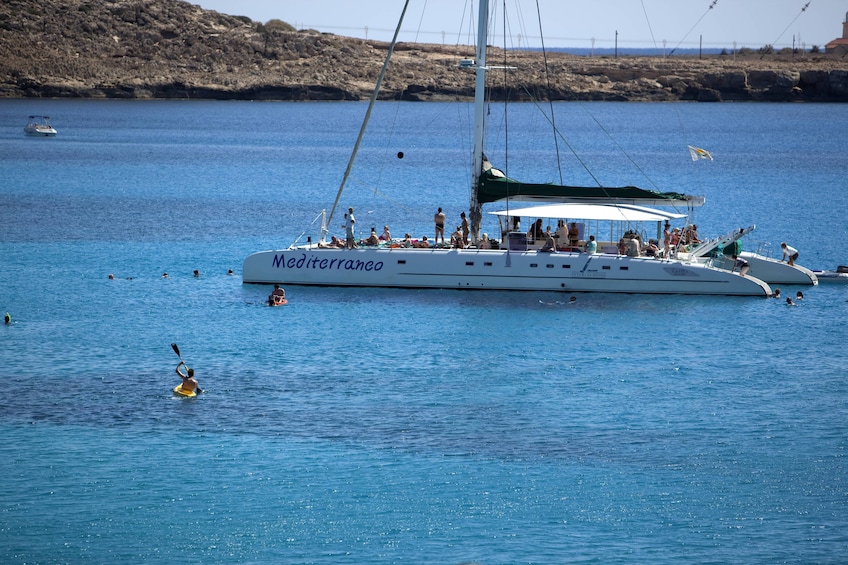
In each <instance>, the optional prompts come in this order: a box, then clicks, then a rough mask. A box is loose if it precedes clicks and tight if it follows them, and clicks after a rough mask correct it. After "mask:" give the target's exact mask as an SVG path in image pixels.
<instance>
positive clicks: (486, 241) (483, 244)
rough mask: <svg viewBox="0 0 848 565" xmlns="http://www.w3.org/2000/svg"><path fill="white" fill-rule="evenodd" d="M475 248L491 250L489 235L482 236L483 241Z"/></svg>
mask: <svg viewBox="0 0 848 565" xmlns="http://www.w3.org/2000/svg"><path fill="white" fill-rule="evenodd" d="M477 247H479V248H480V249H491V248H492V241H491V240H490V239H489V234H487V233H484V234H483V239H481V240H480V243H479V245H478V246H477Z"/></svg>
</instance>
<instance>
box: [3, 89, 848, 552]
mask: <svg viewBox="0 0 848 565" xmlns="http://www.w3.org/2000/svg"><path fill="white" fill-rule="evenodd" d="M555 107H556V123H557V125H558V127H559V128H560V129H561V131H562V137H560V138H557V139H556V141H557V142H558V145H559V149H560V151H561V152H562V154H563V162H564V164H565V168H564V169H563V173H562V175H563V176H562V180H563V182H565V183H573V184H578V183H589V182H592V177H591V176H590V175H589V173H587V172H585V170H584V169H582V168H581V166H580V162H583V163H585V164H586V165H587V167H588V169H589V170H590V171H591V173H592V174H593V175H594V176H595V177H596V178H597V179H599V180H600V181H601V182H603V183H604V184H607V185H625V184H636V185H639V186H643V187H646V188H657V189H660V190H678V191H682V192H687V193H691V194H701V195H705V196H706V198H707V204H706V206H704V207H703V208H702V209H698V210H696V215H695V221H696V223H697V224H698V225H699V227H700V232H701V234H702V235H711V236H714V235H718V234H720V233H724V232H728V231H730V230H732V229H735V228H738V227H742V226H748V225H750V224H757V226H758V229H757V230H756V231H755V232H754V233H753V234H752V235H751V236H749V237H748V238H746V240H745V248H746V249H748V250H758V249H759V250H761V251H765V252H771V253H776V252H777V251H778V250H779V244H780V242H781V241H787V242H789V243H790V244H791V245H794V246H795V247H797V248H798V249H799V250H800V261H799V262H800V263H801V264H803V265H805V266H808V267H810V268H816V269H821V268H825V269H830V268H835V267H836V265H838V264H848V248H847V247H846V242H848V222H846V220H845V218H846V215H848V158H846V156H845V150H844V143H842V141H843V140H844V138H845V132H846V131H848V106H844V105H815V104H804V105H794V104H793V105H790V104H769V105H763V104H682V103H678V104H615V103H594V104H571V103H566V104H557V105H555ZM365 108H366V106H365V104H364V103H320V104H309V103H249V102H201V101H185V102H161V101H160V102H129V101H69V100H2V101H0V313H2V312H9V313H10V314H11V316H12V320H13V323H12V324H11V325H6V326H0V378H2V393H0V477H2V481H0V562H2V563H21V564H23V563H27V564H29V563H163V564H165V563H168V564H170V563H204V564H205V563H259V564H264V563H467V562H476V563H483V564H493V563H599V564H600V563H603V564H611V563H627V564H632V563H646V564H679V563H734V564H738V563H745V564H749V563H797V564H811V563H834V564H835V563H844V562H845V560H846V555H848V460H846V446H848V382H846V381H847V380H848V369H846V367H848V354H847V353H846V351H847V349H846V338H848V332H846V330H845V325H844V322H845V320H846V318H848V285H839V284H829V285H828V284H822V285H819V286H818V287H804V288H791V287H786V288H783V289H781V290H782V291H783V295H784V296H788V295H792V296H794V295H795V292H796V291H797V290H801V291H803V293H804V295H805V298H804V300H803V301H801V302H799V303H798V305H797V306H795V307H788V306H786V304H785V303H784V302H782V301H779V300H773V299H751V298H725V297H697V296H640V295H626V296H618V295H615V296H609V295H603V294H581V295H578V297H577V301H576V303H574V304H569V303H568V298H569V297H568V296H566V295H562V294H556V293H502V292H474V291H432V290H427V291H409V290H397V289H392V290H386V289H371V290H369V289H337V288H300V287H288V288H287V294H288V298H289V304H288V305H287V306H285V307H282V308H268V307H265V306H263V300H264V299H265V297H266V296H267V295H268V293H269V291H270V289H269V288H268V287H265V286H255V285H243V284H242V282H241V277H240V270H241V263H242V261H243V260H244V258H245V257H246V256H247V255H248V254H250V253H252V252H255V251H260V250H264V249H270V248H275V247H280V246H287V245H288V244H289V243H291V242H292V241H293V240H294V239H295V238H297V237H298V236H299V235H301V234H302V233H303V234H305V235H309V234H311V233H313V231H314V230H312V229H310V223H311V222H312V221H313V220H314V219H315V218H316V217H317V216H318V214H319V213H320V211H321V209H324V208H329V207H330V206H331V205H332V202H333V199H334V198H335V195H336V191H337V189H338V186H339V183H340V182H341V178H342V174H343V172H344V168H345V165H346V163H347V159H348V157H349V154H350V150H351V148H352V146H353V143H354V141H355V137H356V134H357V132H358V129H359V125H360V122H361V119H362V116H363V115H364V113H365ZM543 109H545V110H547V107H543ZM490 112H491V118H492V119H491V121H490V123H491V126H490V128H489V130H488V133H489V134H490V135H491V139H490V141H489V143H488V146H487V153H488V156H489V158H490V159H491V160H492V162H493V163H494V164H495V165H496V166H498V167H500V168H504V169H506V170H507V171H508V174H509V175H510V176H512V177H515V178H519V179H522V180H527V181H535V182H547V181H554V182H559V181H560V176H559V173H558V171H557V169H556V159H555V152H554V140H555V138H554V135H553V134H552V133H550V128H549V125H548V122H547V120H546V119H545V118H544V117H543V116H541V115H540V114H539V113H538V112H539V109H538V108H536V107H535V106H533V105H529V104H525V105H517V106H511V107H510V109H509V111H508V114H507V117H508V119H507V120H504V114H503V109H502V108H500V107H498V106H495V105H493V106H492V107H491V109H490ZM30 114H48V115H50V116H51V117H52V118H53V124H54V126H55V127H56V129H57V130H58V131H59V135H58V136H57V137H56V138H54V139H40V138H38V139H33V138H27V137H26V136H25V135H24V134H23V131H22V128H23V125H24V124H25V123H26V119H27V116H28V115H30ZM470 117H471V109H470V107H469V106H468V105H467V104H460V103H430V104H407V103H390V102H381V103H378V105H377V108H376V110H375V114H374V118H373V120H372V124H371V127H370V129H369V133H368V135H367V136H366V138H365V140H364V143H363V149H362V152H361V154H360V158H359V159H358V160H357V164H356V166H355V167H354V169H353V174H352V178H351V182H350V184H349V187H348V189H347V190H346V192H345V193H344V195H343V197H342V200H341V205H342V206H344V207H347V206H355V207H356V209H357V219H358V221H359V224H360V225H361V226H362V229H365V230H367V229H368V228H369V227H370V226H372V225H373V226H375V227H377V229H378V230H379V229H380V228H381V227H382V225H384V224H386V223H388V224H389V225H390V226H391V229H392V231H393V232H394V233H395V235H399V236H402V235H403V233H404V232H406V231H410V232H411V233H413V234H414V235H416V236H420V235H423V234H431V230H432V217H433V214H434V212H435V210H436V208H437V207H439V206H441V207H443V208H444V209H445V212H446V213H447V215H448V218H449V221H453V220H454V219H456V220H458V218H459V213H460V212H461V211H463V210H466V209H467V199H468V188H467V185H468V182H469V179H470V172H469V169H470V163H469V160H470V157H469V155H470V144H471V134H470V129H469V127H468V122H469V120H470ZM506 130H508V131H509V133H510V142H509V145H508V146H507V145H506V144H505V143H504V142H502V141H497V139H498V138H499V137H500V134H502V133H503V132H504V131H506ZM686 145H694V146H697V147H701V148H704V149H707V150H709V151H711V152H712V153H713V155H714V157H715V160H714V161H711V162H709V161H698V162H692V161H691V160H690V159H689V154H688V151H687V149H686ZM569 147H571V148H573V149H574V150H575V152H576V153H577V155H579V157H580V159H579V160H578V159H577V158H575V157H573V156H570V153H567V152H568V149H569ZM507 149H508V155H509V157H508V159H507V157H506V154H507V153H506V152H505V151H506V150H507ZM398 152H403V158H402V159H399V158H398V156H397V154H398ZM333 222H334V224H341V218H338V219H334V221H333ZM486 222H487V223H486V224H485V225H484V231H488V232H489V233H490V234H491V233H495V231H496V230H495V227H494V226H495V223H494V221H492V220H488V219H487V220H486ZM449 226H450V224H449ZM337 234H341V229H340V228H339V229H338V232H337ZM431 235H432V234H431ZM778 256H779V253H778ZM195 269H197V270H199V272H200V276H199V277H195V276H194V275H193V271H194V270H195ZM229 269H232V270H233V271H234V274H233V275H228V274H227V272H228V270H229ZM165 272H167V273H168V274H169V276H168V278H163V277H162V274H163V273H165ZM110 273H112V274H114V276H115V279H114V280H110V279H109V278H108V275H109V274H110ZM172 342H176V343H177V344H179V347H180V350H181V353H182V356H183V358H184V359H185V360H186V361H187V362H188V363H189V365H191V366H193V367H194V368H195V369H196V371H197V376H198V379H199V381H200V383H201V386H202V387H203V388H205V389H207V391H208V392H207V393H205V394H203V395H201V396H200V397H199V398H197V399H193V400H181V399H177V398H175V397H174V396H173V395H172V393H171V389H172V388H173V387H174V386H175V385H176V384H178V379H177V377H176V375H174V373H173V371H174V367H175V366H176V364H177V361H178V359H177V357H176V355H175V354H174V352H173V351H172V350H171V347H170V344H171V343H172Z"/></svg>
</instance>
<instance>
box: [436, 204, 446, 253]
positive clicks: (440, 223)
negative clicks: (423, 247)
mask: <svg viewBox="0 0 848 565" xmlns="http://www.w3.org/2000/svg"><path fill="white" fill-rule="evenodd" d="M433 221H434V222H435V223H436V239H435V240H434V241H435V243H436V244H438V243H439V236H442V243H444V242H445V213H444V212H442V209H441V208H439V211H438V212H436V215H435V216H433Z"/></svg>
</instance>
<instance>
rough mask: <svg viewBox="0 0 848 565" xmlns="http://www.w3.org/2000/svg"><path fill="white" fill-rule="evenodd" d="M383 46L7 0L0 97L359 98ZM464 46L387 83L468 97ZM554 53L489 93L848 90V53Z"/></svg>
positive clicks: (228, 22)
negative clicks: (699, 55)
mask: <svg viewBox="0 0 848 565" xmlns="http://www.w3.org/2000/svg"><path fill="white" fill-rule="evenodd" d="M386 49H387V44H385V43H382V42H378V41H366V40H359V39H352V38H346V37H340V36H336V35H330V34H321V33H317V32H315V31H297V30H295V29H294V28H292V27H291V26H290V25H288V24H286V23H285V22H283V21H280V20H272V21H270V22H266V23H264V24H263V23H259V22H254V21H251V20H250V19H249V18H245V17H240V16H229V15H225V14H220V13H218V12H215V11H209V10H203V9H201V8H200V7H198V6H195V5H192V4H189V3H187V2H182V1H180V0H3V2H2V4H0V97H6V98H10V97H82V98H211V99H254V100H255V99H262V100H272V99H273V100H358V99H361V98H367V97H368V96H370V93H371V90H372V89H373V85H374V82H375V81H376V78H377V74H378V73H379V70H380V67H381V65H382V61H383V59H384V58H385V53H386ZM494 51H495V52H494V53H492V54H490V57H491V58H492V59H491V60H495V61H501V60H503V54H502V53H499V52H497V49H495V50H494ZM463 58H473V49H472V48H471V47H468V46H444V45H427V44H401V45H399V46H398V47H397V49H396V52H395V55H394V57H393V59H392V65H391V68H390V71H389V73H388V74H387V76H386V79H385V82H384V85H383V90H382V93H381V97H382V98H385V99H406V100H464V99H469V98H470V97H471V96H472V95H473V87H474V78H473V72H472V71H471V70H469V69H464V68H460V67H459V66H458V62H459V60H460V59H463ZM547 59H548V69H549V74H548V75H547V76H546V75H545V73H544V67H543V63H542V57H541V56H540V54H539V53H538V52H510V53H509V65H510V66H514V67H515V68H516V70H514V71H511V72H510V74H511V75H513V76H511V77H510V80H509V84H510V86H509V87H508V88H507V87H498V86H497V84H498V83H499V82H500V83H503V82H504V81H503V79H502V78H501V77H497V76H492V78H491V81H492V84H493V85H494V90H493V96H494V97H495V98H503V97H509V98H511V99H520V100H526V99H530V98H534V97H538V98H545V97H550V98H552V99H556V100H574V99H579V100H698V101H721V100H768V101H795V100H808V101H839V102H846V101H848V60H845V59H841V58H835V57H830V56H826V55H811V54H800V55H795V56H794V57H793V56H792V55H791V54H790V55H788V56H786V55H767V56H765V57H761V56H760V55H755V54H754V55H748V56H741V55H736V56H733V55H727V56H711V57H709V58H705V59H698V58H683V57H673V58H666V59H663V58H651V57H647V58H646V57H642V58H634V57H618V58H613V57H580V56H573V55H567V54H562V53H548V55H547ZM549 85H550V86H549Z"/></svg>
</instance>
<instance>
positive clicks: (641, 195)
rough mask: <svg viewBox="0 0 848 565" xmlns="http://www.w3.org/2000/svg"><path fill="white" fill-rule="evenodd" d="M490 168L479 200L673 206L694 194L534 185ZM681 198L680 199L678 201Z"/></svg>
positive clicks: (479, 194) (637, 188)
mask: <svg viewBox="0 0 848 565" xmlns="http://www.w3.org/2000/svg"><path fill="white" fill-rule="evenodd" d="M493 170H495V169H489V170H487V171H484V172H483V174H482V175H480V183H479V186H478V188H477V200H478V202H480V204H487V203H490V202H497V201H499V200H504V199H506V198H514V199H521V197H525V198H528V199H531V198H533V197H540V198H561V199H563V200H565V199H594V200H609V201H611V202H615V201H621V200H632V201H644V202H645V203H647V202H648V201H666V200H667V201H668V204H669V205H673V204H676V203H679V202H680V201H686V202H690V201H691V200H692V197H691V196H688V195H686V194H681V193H679V192H657V191H654V190H646V189H644V188H639V187H636V186H622V187H615V188H609V187H589V186H561V185H558V184H532V183H525V182H519V181H517V180H515V179H511V178H509V177H506V176H497V174H493V173H492V171H493ZM498 173H500V171H498ZM675 201H677V202H675Z"/></svg>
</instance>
